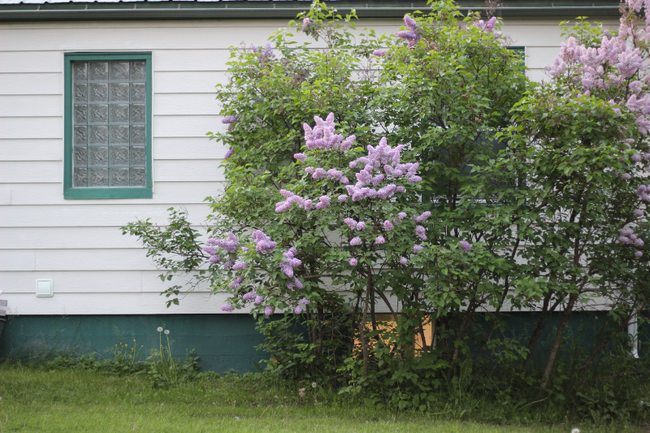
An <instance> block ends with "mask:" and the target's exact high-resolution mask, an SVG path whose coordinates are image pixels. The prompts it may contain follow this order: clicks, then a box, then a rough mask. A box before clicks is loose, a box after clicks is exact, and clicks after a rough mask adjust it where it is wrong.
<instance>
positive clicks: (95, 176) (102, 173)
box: [88, 168, 108, 186]
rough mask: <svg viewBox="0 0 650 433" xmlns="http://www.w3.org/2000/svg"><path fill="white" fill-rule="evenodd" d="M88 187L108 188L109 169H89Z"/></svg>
mask: <svg viewBox="0 0 650 433" xmlns="http://www.w3.org/2000/svg"><path fill="white" fill-rule="evenodd" d="M88 186H108V168H89V169H88Z"/></svg>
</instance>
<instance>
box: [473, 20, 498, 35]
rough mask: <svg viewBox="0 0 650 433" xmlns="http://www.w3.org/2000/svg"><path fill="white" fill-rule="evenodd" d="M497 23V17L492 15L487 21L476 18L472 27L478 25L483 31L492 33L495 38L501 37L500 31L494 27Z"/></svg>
mask: <svg viewBox="0 0 650 433" xmlns="http://www.w3.org/2000/svg"><path fill="white" fill-rule="evenodd" d="M496 24H497V17H492V18H490V19H489V20H487V21H483V20H478V21H477V22H475V23H474V24H473V26H474V27H478V28H480V29H481V30H483V31H484V32H487V33H492V34H493V35H494V36H496V37H497V38H499V37H501V32H499V31H498V30H496V29H495V27H496Z"/></svg>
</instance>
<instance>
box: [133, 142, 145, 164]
mask: <svg viewBox="0 0 650 433" xmlns="http://www.w3.org/2000/svg"><path fill="white" fill-rule="evenodd" d="M146 156H147V153H146V151H145V148H144V146H133V147H131V165H144V163H145V161H146V160H147V159H146Z"/></svg>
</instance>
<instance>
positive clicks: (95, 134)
mask: <svg viewBox="0 0 650 433" xmlns="http://www.w3.org/2000/svg"><path fill="white" fill-rule="evenodd" d="M143 63H144V65H143ZM91 70H92V72H91ZM143 88H144V92H143ZM64 92H65V93H64V109H65V114H64V119H65V128H64V146H65V152H64V176H63V195H64V198H65V199H69V200H83V199H129V198H151V197H152V195H153V182H152V151H151V137H152V135H151V131H152V116H151V112H152V97H151V95H152V74H151V53H150V52H124V53H65V54H64ZM143 93H144V94H143Z"/></svg>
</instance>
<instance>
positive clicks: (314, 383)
mask: <svg viewBox="0 0 650 433" xmlns="http://www.w3.org/2000/svg"><path fill="white" fill-rule="evenodd" d="M317 386H318V385H317V384H316V382H312V383H311V387H312V388H316V387H317ZM578 433H580V432H578Z"/></svg>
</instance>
